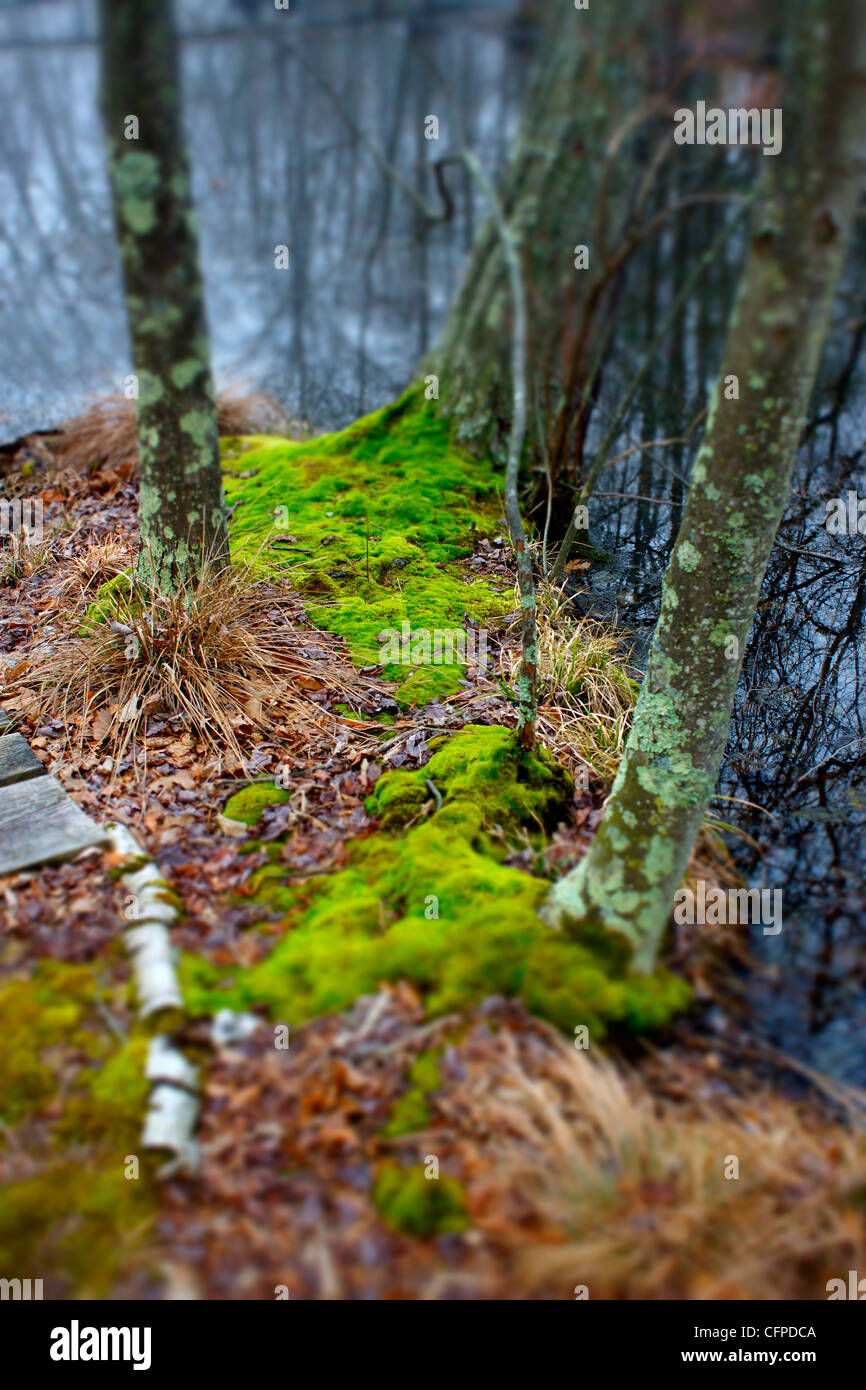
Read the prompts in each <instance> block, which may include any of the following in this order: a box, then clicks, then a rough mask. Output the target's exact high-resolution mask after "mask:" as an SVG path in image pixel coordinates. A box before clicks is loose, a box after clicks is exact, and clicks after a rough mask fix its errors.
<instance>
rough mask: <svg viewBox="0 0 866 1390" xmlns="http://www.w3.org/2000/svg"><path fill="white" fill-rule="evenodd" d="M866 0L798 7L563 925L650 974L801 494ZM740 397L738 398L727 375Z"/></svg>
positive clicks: (805, 1) (850, 171)
mask: <svg viewBox="0 0 866 1390" xmlns="http://www.w3.org/2000/svg"><path fill="white" fill-rule="evenodd" d="M864 35H866V23H864V19H863V0H802V3H800V4H798V5H797V6H796V7H795V9H794V11H793V27H792V31H791V33H790V35H789V49H788V61H787V68H786V74H785V76H786V86H785V96H786V97H787V103H788V104H787V105H786V106H785V107H784V116H785V125H784V146H783V149H782V152H781V153H780V154H779V155H778V156H776V157H772V156H770V157H767V158H766V160H765V161H763V162H764V167H763V170H762V177H763V181H764V182H763V186H762V189H761V196H760V198H759V202H758V207H757V209H756V213H755V216H754V218H753V224H752V231H751V241H750V247H749V254H748V258H747V263H746V267H745V270H744V274H743V278H742V281H741V284H740V290H739V294H738V298H737V304H736V307H735V310H734V314H733V318H732V322H731V326H730V329H729V333H728V339H727V344H726V348H725V353H724V358H723V363H722V368H721V373H720V378H719V380H718V381H717V383H716V387H715V391H714V393H713V397H712V401H711V407H710V414H709V418H708V422H707V426H706V431H705V435H704V440H703V444H702V447H701V450H700V453H699V454H698V458H697V461H696V464H695V469H694V473H693V477H692V483H691V488H690V491H689V496H688V501H687V503H686V507H685V511H684V514H683V521H682V526H681V528H680V532H679V535H678V538H677V542H676V545H675V547H674V551H673V554H672V556H671V561H670V564H669V566H668V569H667V572H666V575H665V582H664V589H663V594H662V604H661V614H660V617H659V621H658V626H657V628H656V632H655V636H654V639H653V646H652V650H651V653H650V660H649V667H648V670H647V674H646V677H645V679H644V682H643V686H642V688H641V693H640V697H639V699H638V704H637V708H636V710H635V714H634V719H633V723H632V728H631V734H630V737H629V741H628V745H627V749H626V754H625V757H624V759H623V762H622V764H621V766H620V769H619V773H618V775H617V778H616V781H615V783H614V787H613V791H612V794H611V797H610V800H609V801H608V804H607V807H606V809H605V813H604V816H603V819H602V822H601V826H600V828H599V831H598V834H597V836H596V838H595V840H594V842H593V844H592V847H591V849H590V851H589V853H588V854H587V855H586V857H585V858H584V859H583V860H582V861H581V863H580V864H579V865H578V866H577V867H576V869H573V870H572V871H571V872H570V873H569V874H568V875H567V876H566V877H565V878H564V879H562V880H560V882H559V883H558V884H556V885H555V887H554V889H553V890H552V892H551V895H550V898H549V900H548V904H547V907H546V909H545V916H546V919H547V920H548V921H550V922H551V923H552V924H557V925H559V924H562V923H568V924H569V925H570V926H571V927H572V929H574V930H575V931H580V930H581V927H582V926H583V927H585V926H586V925H587V924H593V925H599V924H601V925H603V926H605V927H608V928H610V929H612V930H615V931H617V932H620V933H622V934H623V935H624V936H625V937H626V938H628V939H629V941H630V942H631V944H632V947H633V955H634V961H635V964H636V965H637V966H638V967H643V968H649V967H650V966H651V965H652V963H653V960H654V958H655V955H656V951H657V948H658V944H659V941H660V939H661V937H662V935H663V932H664V930H665V927H666V924H667V922H668V920H669V917H670V912H671V908H672V904H673V898H674V894H675V892H676V890H677V889H678V888H679V887H680V884H681V883H682V880H683V876H684V874H685V871H686V867H687V865H688V861H689V857H690V854H691V850H692V847H693V845H694V841H695V837H696V835H697V832H698V829H699V827H700V824H701V821H702V819H703V816H704V813H705V811H706V808H707V805H708V802H709V800H710V797H711V796H712V793H713V791H714V788H715V785H716V778H717V775H718V771H719V766H720V763H721V759H722V754H723V752H724V747H725V742H726V738H727V733H728V728H729V723H730V718H731V710H732V706H733V700H734V693H735V689H736V684H737V678H738V675H739V671H740V666H741V664H742V654H743V652H744V650H745V646H746V641H747V638H748V635H749V630H750V628H751V625H752V621H753V619H754V616H755V610H756V606H757V602H758V597H759V594H760V589H761V582H762V579H763V576H764V572H765V570H766V567H767V562H768V559H769V554H770V550H771V547H772V544H773V539H774V536H775V533H776V529H777V527H778V525H779V521H780V520H781V517H782V513H783V510H784V507H785V503H786V500H787V497H788V492H789V487H790V482H791V475H792V471H793V467H794V463H795V459H796V453H797V446H798V441H799V438H800V433H801V430H802V427H803V424H804V419H805V415H806V412H807V409H808V405H809V398H810V395H811V392H812V387H813V384H814V380H815V375H816V372H817V368H818V364H819V359H820V354H821V349H822V345H823V342H824V337H825V334H826V331H827V327H828V322H829V317H830V312H831V307H832V302H833V293H834V289H835V287H836V284H837V280H838V277H839V274H840V271H841V268H842V263H843V258H844V253H845V247H846V244H847V241H848V237H849V233H850V229H851V225H852V221H853V216H854V209H855V205H856V202H857V196H858V191H859V186H860V177H859V170H858V158H859V144H860V137H861V132H862V128H863V122H864V116H866V101H864V94H866V85H864V75H866V74H864ZM731 375H736V376H737V377H738V379H739V388H740V399H739V400H728V399H725V397H724V393H723V387H724V381H725V378H726V377H728V376H731Z"/></svg>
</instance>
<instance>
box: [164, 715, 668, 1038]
mask: <svg viewBox="0 0 866 1390" xmlns="http://www.w3.org/2000/svg"><path fill="white" fill-rule="evenodd" d="M427 780H430V781H431V782H432V783H433V785H434V786H435V787H436V789H437V792H438V793H439V795H440V796H441V797H442V805H441V807H439V808H437V807H436V805H435V798H434V797H433V796H432V795H431V793H430V792H429V790H428V789H427V788H426V786H425V783H426V781H427ZM567 787H568V779H567V777H566V776H565V774H564V772H563V770H562V769H561V768H559V767H557V765H556V764H555V763H553V762H552V761H551V760H550V759H549V758H547V756H546V755H544V754H539V755H538V756H533V757H530V758H525V757H524V756H523V755H522V753H521V751H520V750H519V748H518V745H517V743H516V740H515V737H514V735H513V733H511V732H510V731H509V730H506V729H501V728H498V727H484V726H471V725H470V726H468V727H467V728H465V729H463V730H461V731H460V733H458V734H456V735H455V736H454V737H453V738H451V739H450V740H447V741H443V742H441V743H440V742H439V741H438V740H437V741H436V746H435V747H434V754H433V757H432V758H431V759H430V761H429V763H428V764H427V765H426V767H424V768H421V769H420V770H418V771H402V770H401V771H395V772H393V773H388V774H386V775H385V776H384V777H382V778H380V780H379V782H378V783H377V784H376V788H375V790H374V793H373V796H372V797H371V798H370V803H369V804H370V808H371V809H372V811H373V812H374V814H377V815H379V816H381V818H382V824H383V829H382V831H380V832H379V833H376V834H373V835H370V836H368V837H367V838H366V839H363V840H359V841H356V842H355V843H354V844H353V845H352V846H350V850H349V863H348V864H347V866H346V867H345V868H344V869H342V870H341V871H340V872H338V873H332V874H329V875H327V876H323V877H321V878H317V879H313V880H311V881H310V882H309V883H307V884H305V885H302V886H301V885H299V886H295V887H286V886H285V884H284V882H283V879H282V876H283V875H284V873H285V870H284V868H283V866H282V865H278V864H275V865H273V866H270V867H269V868H268V869H265V870H264V871H263V875H262V878H261V896H262V901H263V903H265V902H267V903H269V904H270V905H271V907H273V905H274V904H279V906H280V908H281V909H282V910H283V911H284V912H285V914H286V916H285V925H286V931H285V934H284V935H283V936H282V937H281V938H280V940H279V941H278V942H277V945H276V946H275V948H274V950H273V952H272V953H271V955H270V956H269V957H268V958H267V959H266V960H264V961H263V962H261V963H260V964H257V965H255V966H252V967H251V968H249V969H247V970H244V969H242V968H240V967H238V968H232V969H231V970H224V969H219V968H217V967H214V966H212V965H210V964H208V963H207V962H206V961H203V960H201V959H200V958H197V957H187V958H186V959H185V960H184V962H183V968H182V975H183V983H184V995H185V998H186V999H187V1003H188V1006H189V1007H190V1008H191V1009H192V1010H193V1011H195V1012H203V1013H204V1012H211V1011H212V1010H213V1009H214V1008H217V1007H220V1005H225V1004H228V1005H229V1006H232V1007H236V1008H247V1007H249V1006H250V1005H252V1004H255V1003H264V1004H267V1005H269V1006H270V1008H271V1011H272V1015H273V1017H274V1018H275V1019H282V1020H284V1021H287V1022H290V1023H293V1024H295V1025H298V1024H300V1023H302V1022H304V1021H305V1020H307V1019H309V1018H312V1017H315V1016H317V1015H320V1014H324V1013H332V1012H338V1011H339V1010H341V1009H344V1008H347V1007H348V1006H349V1005H350V1004H351V1003H352V1002H353V1001H354V1000H355V999H356V998H357V997H358V996H359V995H362V994H369V993H371V992H373V991H375V990H376V989H377V988H378V987H379V985H380V983H381V981H383V980H391V981H397V980H409V981H411V982H412V983H413V984H414V985H415V986H416V988H417V989H418V990H419V991H420V992H421V993H422V995H423V996H424V997H425V1000H426V1005H427V1010H428V1013H429V1014H430V1015H431V1016H435V1015H438V1014H443V1013H448V1012H450V1011H451V1010H458V1009H462V1008H466V1007H469V1006H471V1005H473V1004H476V1003H478V1002H479V1001H480V1000H482V999H484V998H486V997H487V996H489V995H491V994H505V995H517V996H519V997H521V998H523V999H524V1000H525V1002H526V1004H527V1006H528V1007H529V1008H530V1009H531V1010H532V1011H533V1012H534V1013H536V1014H539V1015H540V1016H542V1017H545V1018H548V1019H550V1020H551V1021H553V1022H555V1023H557V1024H558V1025H559V1026H560V1027H562V1028H564V1029H565V1030H566V1031H567V1032H569V1033H571V1032H572V1030H573V1028H574V1026H575V1024H577V1023H585V1024H588V1025H590V1027H591V1028H592V1029H594V1037H595V1038H601V1037H602V1036H603V1035H604V1033H605V1030H606V1029H607V1028H608V1027H609V1026H610V1025H611V1024H621V1025H623V1026H625V1027H627V1028H632V1029H644V1028H652V1027H656V1026H659V1025H661V1024H663V1023H665V1022H667V1021H668V1020H669V1019H670V1017H671V1015H672V1014H673V1013H674V1012H676V1011H677V1010H678V1009H681V1008H683V1007H684V1006H685V1004H686V1003H687V1001H688V997H689V991H688V987H687V986H686V984H685V983H684V982H683V981H682V980H680V979H678V978H677V977H675V976H671V975H670V974H667V973H665V972H659V973H658V974H656V975H653V976H644V975H633V974H632V972H631V970H630V969H629V960H628V950H627V946H626V945H625V943H623V942H621V941H619V940H618V939H617V938H615V937H613V936H609V935H607V934H605V933H601V932H599V933H596V934H594V935H587V936H586V938H585V939H580V940H577V941H575V940H573V939H572V938H570V937H568V936H566V935H565V934H564V933H561V932H556V931H553V930H551V929H550V928H549V927H547V926H545V925H544V923H543V922H542V921H541V919H540V918H539V916H538V908H539V907H540V905H541V903H542V901H543V899H544V897H545V894H546V892H547V888H548V884H547V883H546V881H544V880H543V879H537V878H533V877H531V876H530V875H529V874H527V873H525V872H523V871H522V870H520V869H516V868H512V867H511V866H509V865H507V864H505V863H503V862H502V860H503V859H504V858H505V857H506V854H507V850H508V845H507V839H508V836H509V834H515V833H516V832H517V831H518V829H521V828H523V829H527V830H530V831H531V830H535V831H538V829H539V827H540V826H542V825H546V826H551V825H554V824H555V823H556V821H557V819H558V817H559V816H560V815H561V814H562V811H563V803H564V796H565V792H566V789H567ZM428 803H429V804H428ZM425 804H428V806H427V810H426V811H424V813H423V818H422V819H420V820H418V819H417V818H418V817H419V816H421V815H422V808H423V807H424V806H425ZM413 818H415V819H416V823H415V824H413V825H412V826H411V827H410V828H408V829H406V830H404V832H403V833H402V834H396V833H391V832H396V831H398V830H399V829H400V828H402V827H405V826H406V825H407V822H409V821H411V820H413Z"/></svg>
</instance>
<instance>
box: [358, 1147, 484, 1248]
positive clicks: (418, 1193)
mask: <svg viewBox="0 0 866 1390" xmlns="http://www.w3.org/2000/svg"><path fill="white" fill-rule="evenodd" d="M373 1202H374V1204H375V1207H376V1210H377V1211H378V1212H379V1215H380V1216H381V1217H382V1219H383V1220H384V1221H386V1222H387V1223H388V1225H389V1226H390V1227H391V1228H392V1229H393V1230H395V1231H400V1232H402V1233H403V1234H404V1235H410V1236H418V1237H420V1238H421V1239H427V1238H429V1237H430V1236H438V1235H445V1234H446V1233H448V1232H451V1231H465V1230H466V1227H467V1226H468V1225H469V1216H468V1213H467V1211H466V1193H465V1191H464V1189H463V1186H462V1184H461V1183H459V1182H457V1180H456V1179H455V1178H445V1177H440V1178H426V1177H425V1176H424V1169H423V1168H421V1167H413V1168H401V1167H398V1165H397V1164H396V1163H389V1164H387V1165H386V1166H385V1167H384V1168H383V1169H382V1171H381V1172H380V1173H379V1176H378V1178H377V1179H376V1185H375V1187H374V1189H373Z"/></svg>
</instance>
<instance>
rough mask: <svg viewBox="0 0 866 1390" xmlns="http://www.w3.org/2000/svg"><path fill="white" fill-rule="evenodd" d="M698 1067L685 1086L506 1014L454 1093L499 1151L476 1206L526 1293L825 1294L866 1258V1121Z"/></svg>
mask: <svg viewBox="0 0 866 1390" xmlns="http://www.w3.org/2000/svg"><path fill="white" fill-rule="evenodd" d="M542 1028H543V1025H536V1026H535V1031H536V1033H537V1032H539V1031H540V1030H541V1029H542ZM492 1050H493V1049H491V1051H492ZM672 1065H673V1064H672ZM675 1075H676V1078H677V1079H678V1083H680V1084H681V1082H682V1079H683V1073H682V1071H681V1070H680V1066H679V1064H678V1065H677V1066H676V1068H675ZM688 1079H691V1080H692V1081H693V1084H694V1087H695V1094H693V1096H692V1097H691V1099H689V1100H687V1101H685V1102H684V1103H683V1102H676V1101H673V1100H670V1099H668V1098H667V1097H666V1096H660V1095H657V1094H654V1093H653V1092H651V1091H650V1090H649V1089H648V1087H647V1084H646V1082H645V1081H644V1080H643V1079H642V1077H641V1076H640V1074H639V1073H636V1072H635V1073H631V1074H630V1075H628V1076H627V1077H626V1076H625V1075H623V1073H622V1072H621V1071H620V1070H619V1069H618V1068H617V1067H616V1066H614V1065H613V1063H612V1062H610V1061H608V1060H605V1059H604V1058H601V1057H599V1056H598V1054H597V1053H596V1052H595V1051H594V1052H593V1054H592V1055H590V1054H588V1053H585V1052H580V1051H577V1050H576V1049H575V1048H574V1047H572V1046H570V1045H569V1044H568V1043H567V1042H565V1041H564V1040H563V1039H562V1038H561V1037H560V1036H559V1035H558V1034H556V1033H555V1032H554V1030H553V1029H550V1030H546V1031H545V1036H544V1038H543V1039H542V1038H539V1037H536V1038H532V1037H529V1038H527V1037H526V1036H525V1035H524V1036H519V1035H516V1034H514V1033H510V1032H506V1031H503V1032H502V1033H501V1034H500V1035H499V1036H498V1038H497V1039H496V1043H495V1058H494V1057H491V1056H490V1055H489V1053H488V1055H487V1065H486V1066H485V1067H484V1068H477V1069H470V1071H469V1075H468V1079H467V1081H466V1082H465V1083H464V1084H463V1086H462V1088H460V1089H459V1090H458V1092H457V1093H456V1094H455V1093H454V1092H451V1094H450V1096H449V1104H450V1106H451V1107H452V1108H454V1110H455V1113H458V1112H459V1114H460V1115H461V1122H462V1123H463V1124H465V1125H468V1126H470V1127H471V1129H472V1130H473V1131H474V1134H475V1135H476V1136H477V1138H478V1141H479V1143H480V1145H481V1147H482V1149H483V1150H484V1151H485V1153H486V1157H487V1160H488V1161H487V1164H486V1165H485V1168H486V1174H485V1177H484V1178H483V1179H482V1180H481V1182H480V1183H479V1185H478V1187H477V1188H476V1190H475V1192H474V1193H473V1201H472V1204H473V1207H474V1212H473V1215H474V1217H475V1220H476V1222H477V1224H478V1225H479V1226H480V1227H481V1228H482V1229H483V1230H485V1231H486V1232H487V1233H488V1234H492V1235H494V1237H495V1238H496V1240H497V1242H499V1243H500V1244H501V1245H502V1246H504V1247H505V1253H507V1255H508V1256H510V1260H511V1263H512V1272H513V1275H514V1279H515V1281H516V1284H517V1286H518V1288H519V1289H520V1290H521V1291H522V1293H523V1295H524V1296H528V1297H548V1298H572V1297H574V1292H573V1291H574V1288H575V1286H576V1285H578V1284H584V1285H587V1286H588V1289H589V1296H590V1298H592V1299H616V1298H629V1299H668V1298H682V1299H707V1298H720V1299H749V1298H754V1299H784V1298H800V1299H803V1298H806V1299H825V1298H826V1296H827V1295H826V1289H825V1286H826V1282H827V1280H828V1279H830V1278H834V1277H837V1276H842V1277H844V1276H845V1273H846V1271H847V1270H848V1269H849V1268H854V1267H856V1265H857V1263H858V1261H859V1262H860V1263H861V1265H862V1258H863V1250H864V1243H866V1206H864V1191H866V1189H864V1179H863V1162H864V1148H866V1143H864V1138H863V1134H862V1131H861V1132H859V1133H858V1132H857V1130H856V1127H855V1126H853V1125H852V1126H851V1127H848V1126H846V1125H845V1124H843V1123H841V1122H835V1121H828V1120H827V1119H826V1118H825V1117H823V1116H822V1115H819V1113H818V1112H817V1110H816V1109H815V1108H812V1107H809V1106H807V1105H806V1104H805V1103H799V1104H798V1103H795V1102H793V1101H791V1100H789V1099H787V1098H785V1097H784V1096H781V1095H779V1094H777V1093H776V1092H771V1091H762V1092H760V1093H757V1094H753V1095H750V1096H749V1098H748V1099H744V1098H741V1097H739V1096H737V1095H736V1094H734V1093H733V1092H732V1091H731V1090H730V1089H728V1088H726V1087H723V1086H721V1085H719V1084H718V1083H717V1084H716V1085H715V1086H710V1085H708V1084H707V1079H708V1078H707V1075H706V1073H703V1074H702V1072H701V1068H700V1067H699V1066H698V1065H697V1063H695V1064H694V1070H693V1074H692V1076H691V1078H689V1077H688V1076H687V1080H688ZM857 1099H858V1101H859V1102H860V1103H861V1104H862V1101H863V1098H862V1097H857ZM732 1157H733V1158H736V1159H737V1160H738V1162H739V1178H733V1177H726V1176H725V1170H726V1165H727V1167H728V1171H729V1172H730V1171H732V1166H731V1162H730V1160H731V1158H732Z"/></svg>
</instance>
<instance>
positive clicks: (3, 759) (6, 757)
mask: <svg viewBox="0 0 866 1390" xmlns="http://www.w3.org/2000/svg"><path fill="white" fill-rule="evenodd" d="M44 776H45V768H44V767H43V766H42V764H41V762H40V761H39V759H38V758H37V756H36V754H35V753H34V752H33V749H32V748H31V747H30V744H29V743H28V742H27V740H26V739H24V738H22V737H21V735H20V734H3V735H0V787H9V786H11V785H12V783H13V782H26V781H27V779H28V778H29V777H44Z"/></svg>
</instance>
